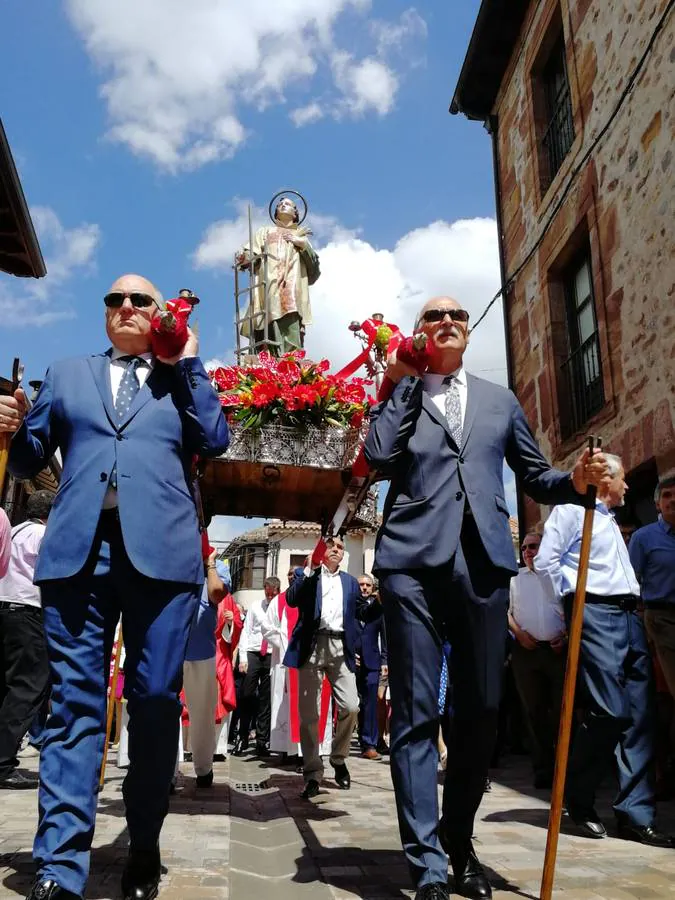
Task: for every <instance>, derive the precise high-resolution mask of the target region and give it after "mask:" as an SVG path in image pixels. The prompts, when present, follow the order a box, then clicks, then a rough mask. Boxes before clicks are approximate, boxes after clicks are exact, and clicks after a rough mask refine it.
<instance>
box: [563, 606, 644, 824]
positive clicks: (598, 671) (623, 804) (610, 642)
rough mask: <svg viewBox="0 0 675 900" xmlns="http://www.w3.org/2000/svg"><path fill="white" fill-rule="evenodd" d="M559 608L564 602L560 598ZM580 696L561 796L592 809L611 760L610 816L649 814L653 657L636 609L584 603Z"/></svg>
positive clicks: (577, 807)
mask: <svg viewBox="0 0 675 900" xmlns="http://www.w3.org/2000/svg"><path fill="white" fill-rule="evenodd" d="M565 605H566V612H567V613H568V617H569V614H570V611H571V610H570V602H569V600H567V598H566V604H565ZM579 686H580V688H581V690H580V693H579V698H578V699H579V703H580V704H581V706H582V707H583V708H584V719H583V723H582V724H581V726H580V728H579V729H578V731H577V733H576V736H575V739H574V746H573V748H572V755H571V757H570V762H569V766H568V769H567V787H566V796H567V803H568V806H569V807H570V809H571V810H573V813H574V815H575V816H576V815H577V814H579V815H582V816H583V815H584V814H586V813H590V812H591V811H592V810H593V806H594V803H595V793H596V791H597V789H598V787H599V786H600V783H601V781H602V780H603V778H604V776H605V775H606V773H607V771H608V769H609V768H611V765H612V758H614V760H615V762H616V770H617V774H618V781H619V790H618V794H617V796H616V798H615V800H614V812H615V813H616V816H617V818H619V819H623V820H624V821H627V822H629V823H632V824H634V825H638V826H641V825H651V824H652V823H653V821H654V815H655V805H654V718H653V710H654V698H653V696H652V691H653V683H652V663H651V658H650V654H649V648H648V646H647V639H646V636H645V630H644V625H643V623H642V619H641V618H640V616H639V615H638V614H637V613H636V612H626V611H624V610H622V609H619V607H618V606H609V605H605V604H599V603H587V604H586V606H585V608H584V625H583V632H582V637H581V654H580V667H579Z"/></svg>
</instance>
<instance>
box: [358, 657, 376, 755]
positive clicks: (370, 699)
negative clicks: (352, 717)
mask: <svg viewBox="0 0 675 900" xmlns="http://www.w3.org/2000/svg"><path fill="white" fill-rule="evenodd" d="M379 683H380V670H379V669H366V668H365V667H364V665H363V662H362V663H361V665H360V666H359V667H358V669H357V670H356V687H357V689H358V692H359V742H360V744H361V749H362V750H370V749H372V748H374V747H377V743H378V740H379V735H378V731H377V688H378V686H379Z"/></svg>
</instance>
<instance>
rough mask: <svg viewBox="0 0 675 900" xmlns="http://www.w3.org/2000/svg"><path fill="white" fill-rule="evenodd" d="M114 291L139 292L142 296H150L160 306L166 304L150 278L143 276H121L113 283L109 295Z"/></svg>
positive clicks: (131, 274)
mask: <svg viewBox="0 0 675 900" xmlns="http://www.w3.org/2000/svg"><path fill="white" fill-rule="evenodd" d="M114 291H123V292H125V293H127V292H128V293H132V292H133V291H139V292H140V293H142V294H150V296H151V297H154V298H155V302H156V303H157V305H158V306H161V305H162V303H163V302H164V301H163V298H162V295H161V293H160V292H159V291H158V290H157V288H156V287H155V285H154V284H153V283H152V282H151V281H150V280H149V279H148V278H144V277H143V276H142V275H134V274H133V273H130V274H128V275H120V277H119V278H117V279H116V280H115V281H113V283H112V284H111V286H110V291H109V292H108V293H111V294H112V293H113V292H114Z"/></svg>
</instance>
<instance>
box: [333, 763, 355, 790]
mask: <svg viewBox="0 0 675 900" xmlns="http://www.w3.org/2000/svg"><path fill="white" fill-rule="evenodd" d="M333 768H334V769H335V783H336V784H337V786H338V787H339V788H341V789H342V790H343V791H348V790H349V788H350V787H351V786H352V778H351V775H350V774H349V769H348V768H347V766H346V765H345V764H344V763H342V765H341V766H333Z"/></svg>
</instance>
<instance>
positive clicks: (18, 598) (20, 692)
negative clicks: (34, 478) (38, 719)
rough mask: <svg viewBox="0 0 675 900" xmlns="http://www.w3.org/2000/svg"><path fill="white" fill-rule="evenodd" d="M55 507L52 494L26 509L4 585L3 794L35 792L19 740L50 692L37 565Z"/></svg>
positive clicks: (0, 613) (0, 631)
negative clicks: (6, 791)
mask: <svg viewBox="0 0 675 900" xmlns="http://www.w3.org/2000/svg"><path fill="white" fill-rule="evenodd" d="M53 502H54V494H53V493H52V491H36V492H35V493H34V494H31V495H30V497H29V498H28V502H27V504H26V516H27V521H26V522H23V523H22V524H21V525H17V526H15V527H14V528H13V529H12V546H11V556H10V561H9V567H8V569H7V574H6V575H5V577H4V578H2V579H0V647H1V650H0V656H1V658H2V664H3V670H4V671H3V676H4V677H3V681H4V690H3V696H2V702H1V703H0V788H4V789H8V788H9V789H14V790H16V789H23V788H37V786H38V779H37V778H33V777H28V776H26V775H24V774H23V773H22V772H21V771H19V769H18V768H17V767H18V764H19V762H18V759H17V753H18V750H19V746H20V744H21V739H22V737H23V736H24V734H25V733H26V731H27V730H28V728H30V726H31V723H32V722H33V719H34V718H35V716H36V715H37V714H38V712H39V711H40V709H41V707H42V705H43V703H44V702H45V699H46V697H47V693H48V691H49V660H48V658H47V644H46V641H45V634H44V627H43V623H42V609H41V605H40V588H39V587H37V585H35V584H33V573H34V571H35V563H36V561H37V557H38V553H39V551H40V544H41V543H42V538H43V537H44V533H45V527H46V523H47V517H48V516H49V512H50V510H51V508H52V504H53Z"/></svg>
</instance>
